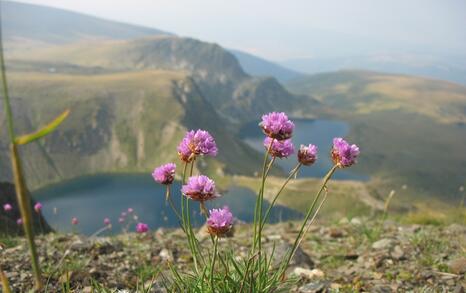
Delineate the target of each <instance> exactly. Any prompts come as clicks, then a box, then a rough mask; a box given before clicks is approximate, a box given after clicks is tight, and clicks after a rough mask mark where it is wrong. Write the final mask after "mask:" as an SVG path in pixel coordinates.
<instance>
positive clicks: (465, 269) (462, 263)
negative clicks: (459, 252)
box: [448, 258, 466, 275]
mask: <svg viewBox="0 0 466 293" xmlns="http://www.w3.org/2000/svg"><path fill="white" fill-rule="evenodd" d="M448 268H449V269H450V271H451V272H452V273H453V274H457V275H460V274H464V273H466V258H458V259H455V260H452V261H450V262H449V263H448Z"/></svg>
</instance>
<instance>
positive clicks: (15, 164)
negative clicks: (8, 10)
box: [0, 27, 43, 290]
mask: <svg viewBox="0 0 466 293" xmlns="http://www.w3.org/2000/svg"><path fill="white" fill-rule="evenodd" d="M1 31H2V29H1V27H0V71H1V75H2V87H3V101H4V108H5V115H6V120H7V126H8V134H9V137H10V141H11V143H10V156H11V165H12V171H13V177H14V182H15V190H16V197H17V201H18V205H19V210H20V213H21V218H22V220H23V229H24V234H25V235H26V239H27V242H28V246H29V252H30V255H31V265H32V270H33V275H34V282H35V288H36V289H37V290H40V289H42V287H43V283H42V276H41V270H40V266H39V259H38V256H37V249H36V245H35V242H34V232H33V228H32V211H31V201H30V199H29V197H28V196H27V193H26V185H25V182H24V175H23V169H22V166H21V159H20V157H19V153H18V146H17V144H16V142H15V139H16V136H15V132H14V124H13V115H12V111H11V103H10V97H9V94H8V82H7V77H6V69H5V59H4V55H3V37H2V33H1Z"/></svg>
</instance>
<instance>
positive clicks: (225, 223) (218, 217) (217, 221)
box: [207, 206, 233, 236]
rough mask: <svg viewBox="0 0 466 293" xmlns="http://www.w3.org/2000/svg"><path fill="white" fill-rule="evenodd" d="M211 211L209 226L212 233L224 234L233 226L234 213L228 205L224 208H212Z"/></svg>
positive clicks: (208, 220)
mask: <svg viewBox="0 0 466 293" xmlns="http://www.w3.org/2000/svg"><path fill="white" fill-rule="evenodd" d="M209 213H210V216H209V218H208V219H207V228H208V230H209V233H210V234H212V235H216V236H222V235H224V234H225V233H227V232H228V231H229V230H230V229H231V227H232V226H233V214H232V213H231V212H230V209H229V208H228V207H227V206H225V207H223V209H212V210H210V211H209Z"/></svg>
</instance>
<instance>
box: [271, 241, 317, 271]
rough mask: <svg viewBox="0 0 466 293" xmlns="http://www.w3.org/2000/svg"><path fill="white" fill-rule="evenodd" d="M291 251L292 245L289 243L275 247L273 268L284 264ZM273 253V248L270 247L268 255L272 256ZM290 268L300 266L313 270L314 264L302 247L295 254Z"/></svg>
mask: <svg viewBox="0 0 466 293" xmlns="http://www.w3.org/2000/svg"><path fill="white" fill-rule="evenodd" d="M290 249H291V245H290V244H288V243H285V242H283V243H281V244H277V245H276V246H275V252H274V255H273V259H272V264H273V266H278V265H280V263H281V262H282V260H283V258H284V257H285V255H286V254H287V253H288V251H289V250H290ZM270 253H272V246H271V245H270V246H269V247H268V248H267V254H269V255H270ZM290 266H292V267H293V266H300V267H304V268H312V267H314V262H313V261H312V260H311V258H310V257H309V255H307V254H306V253H305V252H304V251H303V250H302V249H301V247H298V248H297V249H296V253H295V254H294V256H293V258H292V259H291V261H290Z"/></svg>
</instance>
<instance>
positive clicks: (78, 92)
mask: <svg viewBox="0 0 466 293" xmlns="http://www.w3.org/2000/svg"><path fill="white" fill-rule="evenodd" d="M9 82H10V90H11V95H12V97H13V99H12V102H13V111H14V114H15V117H17V121H18V122H19V125H18V129H17V131H18V132H19V133H25V132H29V131H31V130H32V129H35V128H36V127H37V125H41V124H44V123H45V122H46V121H48V120H50V119H51V118H52V117H53V116H54V115H56V114H57V113H59V112H61V111H62V110H63V109H65V108H70V109H71V115H70V117H69V119H67V121H66V122H65V123H64V124H63V126H62V127H60V129H59V130H58V131H56V132H54V133H53V134H52V135H51V136H49V137H47V138H46V139H45V140H43V141H42V142H40V143H36V144H34V145H30V146H26V147H25V148H24V164H25V167H26V171H27V176H28V183H29V184H30V186H31V187H38V186H41V185H45V184H47V183H50V182H53V181H57V180H61V179H65V178H71V177H74V176H80V175H84V174H93V173H98V172H123V171H125V172H147V173H148V172H149V171H150V170H151V169H152V168H153V167H154V166H156V165H158V164H161V163H163V162H166V161H169V160H175V159H176V157H177V154H176V145H177V144H178V142H179V141H180V140H181V138H182V136H183V135H184V133H185V131H186V130H187V129H188V128H189V129H192V128H195V129H197V128H204V129H207V130H209V131H210V132H212V133H213V135H214V136H215V137H216V139H217V143H218V145H219V148H220V149H221V150H222V151H221V152H220V153H219V156H218V157H217V159H215V160H213V162H212V165H213V166H216V167H215V168H213V170H211V171H212V173H215V172H221V173H223V172H232V173H236V172H243V173H244V172H245V173H249V174H251V173H252V172H253V171H255V167H256V166H259V165H260V163H259V162H258V161H259V160H258V159H257V158H258V156H254V154H255V152H254V151H252V150H251V149H250V148H249V147H247V146H246V145H244V144H242V143H241V142H240V141H238V140H237V139H235V138H234V136H233V133H231V132H229V131H225V129H226V128H225V126H224V125H227V123H226V122H225V121H224V120H223V119H222V118H220V117H219V116H218V115H217V113H216V111H215V110H214V109H213V108H212V106H211V105H210V104H209V103H208V102H207V101H206V100H205V99H204V98H203V96H202V94H200V93H199V92H198V90H197V88H196V85H195V83H194V82H193V81H192V79H190V78H189V77H187V76H186V75H185V74H183V73H181V72H172V71H155V70H151V71H140V72H131V73H128V72H125V73H114V74H103V75H66V74H60V75H57V74H50V73H49V74H45V73H23V72H20V73H14V72H10V75H9ZM0 108H1V107H0ZM1 111H3V110H1ZM1 124H3V121H1ZM0 135H1V136H2V139H1V143H0V156H1V159H2V160H1V161H2V162H7V160H6V159H7V158H6V154H7V141H8V140H7V139H6V137H5V135H6V133H5V132H2V133H0ZM239 155H241V156H242V157H245V158H247V159H245V160H241V161H238V160H237V157H238V156H239ZM226 165H227V167H226ZM253 166H254V167H253ZM248 170H249V171H248ZM0 172H2V173H1V175H0V176H1V177H2V178H5V177H6V178H7V179H8V178H11V174H9V170H8V169H7V168H1V170H0ZM5 172H7V173H6V174H5Z"/></svg>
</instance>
